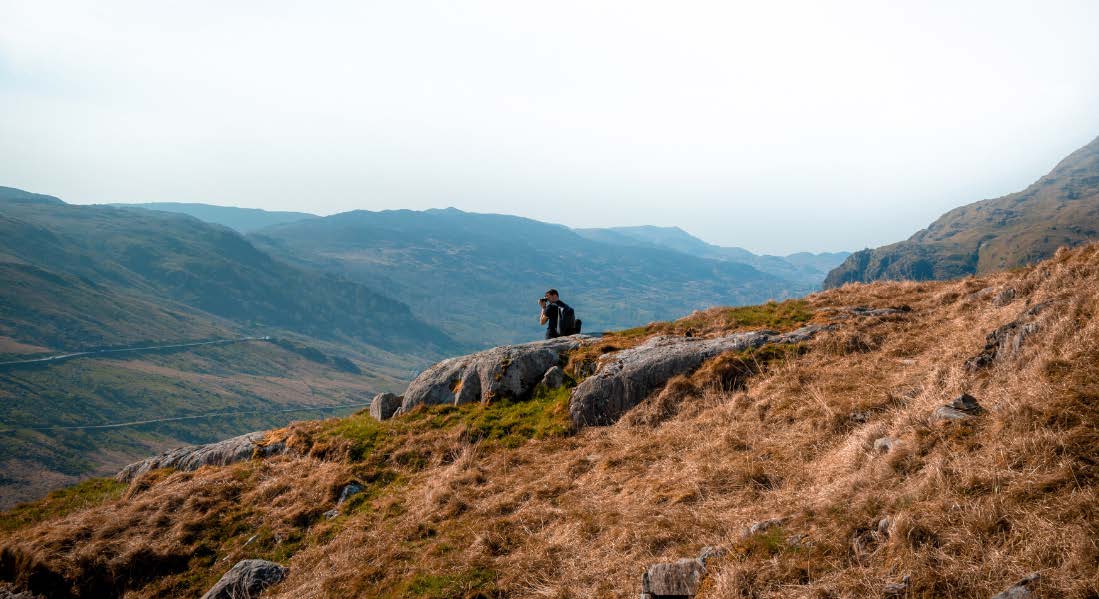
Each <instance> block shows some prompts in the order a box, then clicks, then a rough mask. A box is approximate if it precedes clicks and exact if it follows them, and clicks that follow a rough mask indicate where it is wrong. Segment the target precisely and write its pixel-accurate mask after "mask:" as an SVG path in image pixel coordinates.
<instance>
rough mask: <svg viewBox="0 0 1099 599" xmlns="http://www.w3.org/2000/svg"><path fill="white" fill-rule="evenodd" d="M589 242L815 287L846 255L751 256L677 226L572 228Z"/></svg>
mask: <svg viewBox="0 0 1099 599" xmlns="http://www.w3.org/2000/svg"><path fill="white" fill-rule="evenodd" d="M575 231H576V232H577V233H578V234H580V235H582V236H584V237H587V238H589V239H593V240H597V241H603V242H605V243H614V244H619V245H643V246H650V247H661V248H668V249H673V250H676V251H679V252H683V253H685V254H690V255H692V256H698V257H700V258H709V259H713V260H725V261H730V262H740V263H742V264H747V265H749V266H752V267H753V268H756V269H757V270H760V271H762V272H765V273H767V274H770V275H774V276H776V277H779V278H782V279H787V280H790V281H794V282H797V283H802V284H805V285H810V286H817V285H820V283H821V282H822V281H823V280H824V277H825V276H826V275H827V274H828V271H829V270H831V269H833V268H835V267H836V266H838V265H839V264H840V263H842V262H843V260H844V259H845V258H847V256H849V255H850V254H851V253H850V252H822V253H816V254H815V253H811V252H798V253H795V254H790V255H788V256H772V255H768V254H763V255H759V254H754V253H752V252H750V251H748V250H746V249H744V248H739V247H724V246H719V245H714V244H712V243H707V242H706V241H703V240H701V239H699V238H697V237H695V236H693V235H691V234H690V233H687V232H686V231H684V230H683V229H680V228H679V227H657V226H652V225H645V226H637V227H610V228H604V229H576V230H575Z"/></svg>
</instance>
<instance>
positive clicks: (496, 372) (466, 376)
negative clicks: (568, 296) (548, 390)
mask: <svg viewBox="0 0 1099 599" xmlns="http://www.w3.org/2000/svg"><path fill="white" fill-rule="evenodd" d="M587 339H592V337H590V336H588V335H571V336H568V337H558V338H556V339H547V340H544V341H535V342H533V343H525V344H522V345H505V346H502V347H494V348H492V349H489V350H486V351H483V352H479V353H476V354H470V355H467V356H459V357H457V358H450V359H449V360H443V361H442V362H439V363H438V364H436V365H434V366H432V367H431V368H428V369H427V370H425V371H424V372H423V373H421V374H420V376H418V377H416V380H414V381H412V384H410V385H409V386H408V390H406V391H405V394H404V401H403V402H401V409H400V410H399V412H398V413H405V412H408V411H409V410H411V409H413V408H415V407H416V406H421V405H429V406H430V405H438V404H452V405H458V404H465V403H471V402H476V401H492V400H493V399H496V398H499V397H511V398H517V399H521V398H526V397H528V396H529V395H530V393H531V392H532V391H533V390H534V387H535V386H536V385H537V384H538V383H539V382H540V381H541V380H542V377H543V376H544V375H545V373H546V371H547V370H549V368H550V367H552V366H555V365H556V364H557V363H558V361H559V360H560V359H561V355H562V354H563V353H565V352H568V351H571V350H574V349H576V348H577V347H579V346H580V344H581V343H583V342H584V341H585V340H587Z"/></svg>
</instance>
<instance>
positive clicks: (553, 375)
mask: <svg viewBox="0 0 1099 599" xmlns="http://www.w3.org/2000/svg"><path fill="white" fill-rule="evenodd" d="M566 380H567V379H566V378H565V371H564V370H562V369H561V367H560V366H554V367H553V368H550V369H549V370H547V371H546V374H545V376H543V377H542V382H541V384H542V386H543V387H545V388H547V389H556V388H558V387H563V386H564V385H565V382H566Z"/></svg>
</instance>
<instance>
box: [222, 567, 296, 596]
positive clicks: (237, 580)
mask: <svg viewBox="0 0 1099 599" xmlns="http://www.w3.org/2000/svg"><path fill="white" fill-rule="evenodd" d="M288 571H289V570H288V569H287V568H284V567H282V566H280V565H278V564H276V563H274V562H269V561H266V560H262V559H246V560H242V561H240V562H237V565H235V566H233V567H232V568H231V569H230V570H229V571H228V572H226V573H225V575H224V576H222V577H221V580H219V581H217V583H216V584H215V585H214V586H212V587H210V590H209V591H206V594H205V595H203V596H202V599H251V598H252V597H259V595H260V593H262V592H263V589H266V588H267V587H269V586H271V585H273V584H275V583H277V582H279V581H281V580H282V579H283V578H285V577H286V573H287V572H288Z"/></svg>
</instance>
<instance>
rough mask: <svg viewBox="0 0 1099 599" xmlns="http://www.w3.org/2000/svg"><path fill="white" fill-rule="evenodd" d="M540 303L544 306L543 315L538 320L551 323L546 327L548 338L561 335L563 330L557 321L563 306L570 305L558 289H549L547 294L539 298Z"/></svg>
mask: <svg viewBox="0 0 1099 599" xmlns="http://www.w3.org/2000/svg"><path fill="white" fill-rule="evenodd" d="M538 305H540V306H542V316H541V317H539V319H538V322H540V323H542V324H548V325H549V326H547V327H546V339H553V338H554V337H560V336H561V331H560V330H559V327H558V326H557V323H558V321H559V320H560V318H561V308H562V307H568V305H567V304H566V303H565V302H563V301H561V296H559V295H557V290H556V289H550V290H549V291H547V292H546V295H545V296H543V297H542V299H540V300H538Z"/></svg>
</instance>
